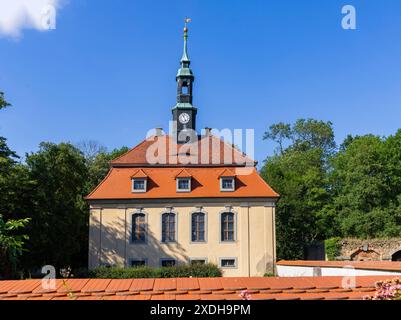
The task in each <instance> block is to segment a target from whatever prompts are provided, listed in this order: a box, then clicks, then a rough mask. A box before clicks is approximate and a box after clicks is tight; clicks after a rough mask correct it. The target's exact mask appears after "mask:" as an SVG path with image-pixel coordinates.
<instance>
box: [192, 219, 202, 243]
mask: <svg viewBox="0 0 401 320" xmlns="http://www.w3.org/2000/svg"><path fill="white" fill-rule="evenodd" d="M191 229H192V231H191V233H192V237H191V239H192V242H204V241H205V214H204V213H203V212H195V213H193V214H192V228H191Z"/></svg>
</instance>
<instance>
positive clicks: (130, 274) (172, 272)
mask: <svg viewBox="0 0 401 320" xmlns="http://www.w3.org/2000/svg"><path fill="white" fill-rule="evenodd" d="M88 276H89V277H90V278H101V279H133V278H189V277H199V278H202V277H206V278H210V277H221V276H222V272H221V270H220V269H219V268H218V267H217V266H216V265H214V264H211V263H208V264H204V265H201V264H194V265H179V266H176V267H163V268H152V267H148V266H144V267H135V268H121V267H98V268H95V269H93V270H90V271H89V272H88Z"/></svg>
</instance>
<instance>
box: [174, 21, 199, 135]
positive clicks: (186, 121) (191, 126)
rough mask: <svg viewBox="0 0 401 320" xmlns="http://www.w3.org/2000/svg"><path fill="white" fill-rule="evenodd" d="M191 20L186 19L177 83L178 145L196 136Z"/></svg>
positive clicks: (175, 114)
mask: <svg viewBox="0 0 401 320" xmlns="http://www.w3.org/2000/svg"><path fill="white" fill-rule="evenodd" d="M188 22H190V19H185V27H184V51H183V54H182V58H181V61H180V64H181V67H180V68H179V69H178V72H177V76H176V81H177V104H176V105H175V106H174V107H173V110H172V112H173V121H174V128H175V133H174V134H175V135H176V137H177V142H178V143H185V142H188V141H191V140H192V139H193V138H194V135H196V133H195V130H196V113H197V109H196V108H195V107H194V106H193V105H192V87H193V82H194V80H195V77H194V75H193V73H192V70H191V69H190V67H189V65H190V63H191V61H190V60H189V58H188V52H187V40H188V27H187V23H188Z"/></svg>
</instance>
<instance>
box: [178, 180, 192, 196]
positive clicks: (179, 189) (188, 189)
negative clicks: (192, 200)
mask: <svg viewBox="0 0 401 320" xmlns="http://www.w3.org/2000/svg"><path fill="white" fill-rule="evenodd" d="M176 180H177V182H176V191H177V192H191V189H192V179H191V178H190V177H188V178H177V179H176ZM183 180H188V188H187V189H181V188H180V187H179V186H180V181H183Z"/></svg>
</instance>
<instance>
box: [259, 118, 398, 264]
mask: <svg viewBox="0 0 401 320" xmlns="http://www.w3.org/2000/svg"><path fill="white" fill-rule="evenodd" d="M264 138H265V139H271V140H273V141H275V142H276V143H277V145H278V149H277V151H276V152H275V154H274V155H273V156H271V157H268V158H267V159H266V161H265V163H264V166H263V168H262V170H261V174H262V176H263V177H264V179H265V180H266V181H267V182H268V183H269V184H270V185H271V186H272V187H273V188H274V189H275V190H276V191H277V192H278V193H279V194H280V195H281V199H280V201H279V203H278V205H277V246H278V248H277V249H278V256H279V257H280V258H284V259H296V258H303V256H304V248H305V245H307V244H312V243H313V242H314V241H315V240H324V239H327V238H331V237H357V238H369V237H397V236H401V165H400V164H401V130H400V131H398V132H397V133H396V134H395V135H392V136H389V137H387V138H384V137H378V136H374V135H365V136H351V135H349V136H347V137H346V138H345V140H344V142H343V143H342V144H341V145H340V146H339V148H336V144H335V141H334V131H333V128H332V123H331V122H322V121H317V120H313V119H307V120H305V119H300V120H298V121H296V122H295V124H293V125H291V124H284V123H278V124H274V125H272V126H270V128H269V130H268V131H266V133H265V135H264Z"/></svg>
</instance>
